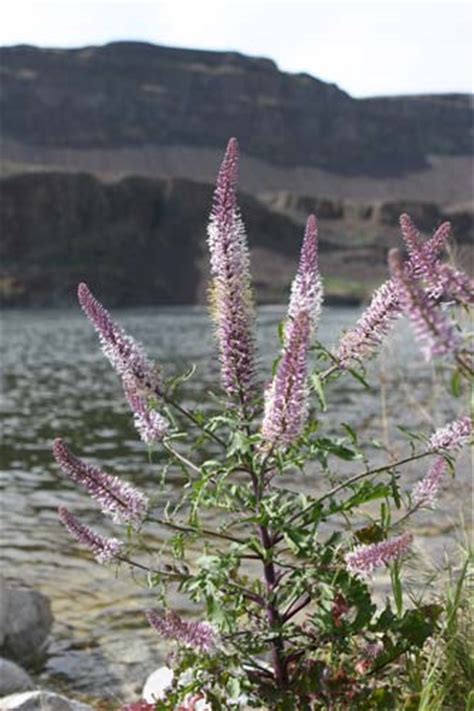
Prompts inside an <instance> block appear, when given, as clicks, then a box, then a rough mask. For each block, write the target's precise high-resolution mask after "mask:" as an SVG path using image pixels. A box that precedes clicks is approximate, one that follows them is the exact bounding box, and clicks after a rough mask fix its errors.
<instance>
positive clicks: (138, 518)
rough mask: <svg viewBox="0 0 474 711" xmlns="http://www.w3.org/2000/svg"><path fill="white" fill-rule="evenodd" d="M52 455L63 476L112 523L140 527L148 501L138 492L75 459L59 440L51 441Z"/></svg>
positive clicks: (115, 477)
mask: <svg viewBox="0 0 474 711" xmlns="http://www.w3.org/2000/svg"><path fill="white" fill-rule="evenodd" d="M53 454H54V458H55V459H56V461H57V463H58V464H59V466H60V467H61V469H62V470H63V472H64V473H65V474H66V475H67V476H68V477H69V478H70V479H71V480H72V481H73V482H74V483H75V484H79V485H80V486H83V487H84V488H85V490H86V491H87V492H88V494H90V495H91V496H92V498H94V499H96V501H98V502H99V504H100V506H101V508H102V511H103V513H105V514H110V515H111V516H112V518H113V520H114V521H115V522H117V523H131V524H134V525H139V524H140V523H141V522H142V521H143V519H144V518H145V516H146V513H147V510H148V499H147V497H146V496H145V495H144V494H142V493H141V492H140V491H138V489H135V488H134V487H133V486H131V485H130V484H128V483H126V482H123V481H121V480H120V479H119V478H118V477H117V476H112V475H111V474H107V473H106V472H104V471H102V470H101V469H98V468H97V467H94V466H92V465H91V464H86V462H83V461H82V460H81V459H78V457H75V456H74V454H73V453H72V452H71V450H70V449H68V447H67V446H66V445H65V443H64V442H63V440H62V439H56V440H55V441H54V444H53Z"/></svg>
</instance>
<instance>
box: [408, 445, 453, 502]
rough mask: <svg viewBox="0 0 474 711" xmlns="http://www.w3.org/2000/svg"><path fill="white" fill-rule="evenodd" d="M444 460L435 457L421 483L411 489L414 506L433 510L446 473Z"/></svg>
mask: <svg viewBox="0 0 474 711" xmlns="http://www.w3.org/2000/svg"><path fill="white" fill-rule="evenodd" d="M446 467H447V465H446V460H445V459H444V458H443V457H437V458H436V459H435V461H434V462H433V464H432V465H431V467H430V468H429V469H428V471H427V473H426V474H425V476H424V477H423V479H422V480H421V481H419V482H418V483H417V484H415V486H414V487H413V492H412V500H413V503H414V504H415V505H416V506H426V507H428V508H432V509H434V507H435V500H436V496H437V495H438V491H439V487H440V486H441V479H442V478H443V476H444V474H445V472H446Z"/></svg>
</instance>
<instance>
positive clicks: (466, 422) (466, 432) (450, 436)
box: [428, 415, 472, 451]
mask: <svg viewBox="0 0 474 711" xmlns="http://www.w3.org/2000/svg"><path fill="white" fill-rule="evenodd" d="M471 437H472V420H471V418H470V417H469V415H465V416H464V417H461V418H460V419H459V420H455V421H454V422H450V423H449V424H447V425H445V426H444V427H440V428H439V429H438V430H436V432H435V433H434V434H433V435H432V436H431V437H430V439H429V442H428V451H436V450H438V449H448V450H449V449H452V450H456V449H459V448H460V447H462V446H463V445H464V444H466V443H467V442H469V440H470V439H471Z"/></svg>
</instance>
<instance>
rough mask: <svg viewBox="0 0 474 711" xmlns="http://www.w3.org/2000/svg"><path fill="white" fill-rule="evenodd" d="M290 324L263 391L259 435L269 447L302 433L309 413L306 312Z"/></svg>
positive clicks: (288, 442) (309, 331)
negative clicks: (275, 363) (260, 430)
mask: <svg viewBox="0 0 474 711" xmlns="http://www.w3.org/2000/svg"><path fill="white" fill-rule="evenodd" d="M290 326H291V327H289V328H288V329H287V334H286V343H285V346H284V349H283V354H282V356H281V359H280V362H279V364H278V367H277V371H276V373H275V376H274V378H273V380H272V381H271V383H270V385H269V386H268V387H267V389H266V391H265V409H264V415H263V423H262V436H263V438H264V440H265V441H266V442H267V443H268V444H270V445H272V446H275V445H289V444H291V443H292V442H294V441H295V440H296V439H297V438H298V437H299V436H300V435H301V434H302V432H303V428H304V426H305V423H306V418H307V413H308V384H307V376H308V350H309V345H310V336H311V328H310V319H309V316H308V314H307V313H306V312H305V311H302V312H300V313H299V314H298V315H297V316H296V318H295V319H294V320H293V321H291V324H290Z"/></svg>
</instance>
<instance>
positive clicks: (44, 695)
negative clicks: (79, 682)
mask: <svg viewBox="0 0 474 711" xmlns="http://www.w3.org/2000/svg"><path fill="white" fill-rule="evenodd" d="M0 711H94V710H93V708H92V706H89V705H88V704H81V703H79V702H78V701H72V700H71V699H68V698H66V697H65V696H60V695H59V694H53V693H52V692H50V691H40V690H36V691H26V692H25V693H23V694H11V695H10V696H4V697H3V699H0Z"/></svg>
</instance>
